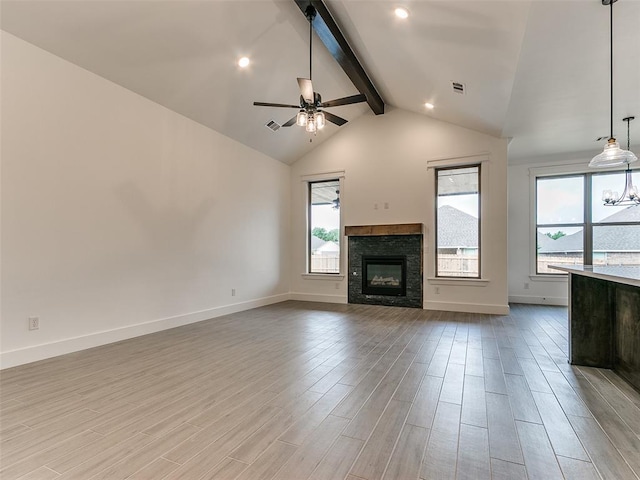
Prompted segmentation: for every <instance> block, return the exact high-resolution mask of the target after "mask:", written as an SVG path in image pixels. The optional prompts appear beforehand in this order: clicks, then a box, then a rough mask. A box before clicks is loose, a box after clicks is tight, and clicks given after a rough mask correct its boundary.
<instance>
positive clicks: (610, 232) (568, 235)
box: [535, 172, 640, 275]
mask: <svg viewBox="0 0 640 480" xmlns="http://www.w3.org/2000/svg"><path fill="white" fill-rule="evenodd" d="M624 182H625V174H624V172H614V173H609V172H607V173H584V174H578V175H565V176H545V177H538V178H536V212H535V213H536V220H535V221H536V246H535V248H536V273H537V274H556V275H557V274H559V273H560V272H558V271H557V270H552V269H550V268H549V265H582V264H585V265H640V207H638V206H617V207H613V206H605V205H604V202H603V201H602V194H603V192H604V191H605V190H610V191H612V192H616V191H621V190H622V189H623V188H624ZM633 182H634V183H636V182H640V173H634V174H633Z"/></svg>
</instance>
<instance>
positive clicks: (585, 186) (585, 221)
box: [533, 172, 591, 277]
mask: <svg viewBox="0 0 640 480" xmlns="http://www.w3.org/2000/svg"><path fill="white" fill-rule="evenodd" d="M587 174H588V172H581V173H564V174H559V175H537V176H536V177H535V178H534V181H533V189H534V190H533V197H534V204H533V231H534V237H533V243H534V245H533V246H534V248H533V256H534V260H533V264H534V270H533V271H534V272H535V273H534V274H535V275H536V276H543V277H548V276H549V275H552V276H555V275H561V276H566V275H567V273H566V272H560V271H558V272H557V273H556V272H553V273H545V272H539V271H538V228H562V227H568V228H576V227H578V228H580V227H581V228H582V232H583V233H582V261H583V263H584V264H585V265H586V264H587V263H586V258H587V250H586V244H587V242H588V241H590V240H591V238H590V235H587V226H588V225H589V224H590V222H591V209H590V208H589V209H588V208H587V205H586V204H585V199H586V198H587V196H589V198H591V184H590V182H588V181H587V177H586V175H587ZM561 178H582V195H583V198H582V222H580V223H542V224H539V223H538V180H541V179H542V180H548V179H561ZM587 190H588V191H587ZM588 206H589V207H590V205H588ZM587 237H589V239H588V240H587Z"/></svg>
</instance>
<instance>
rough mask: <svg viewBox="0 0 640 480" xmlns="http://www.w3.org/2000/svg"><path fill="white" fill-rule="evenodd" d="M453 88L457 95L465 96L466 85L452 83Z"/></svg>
mask: <svg viewBox="0 0 640 480" xmlns="http://www.w3.org/2000/svg"><path fill="white" fill-rule="evenodd" d="M451 86H452V87H453V91H454V92H455V93H459V94H460V95H464V91H465V90H466V87H465V86H464V83H460V82H451Z"/></svg>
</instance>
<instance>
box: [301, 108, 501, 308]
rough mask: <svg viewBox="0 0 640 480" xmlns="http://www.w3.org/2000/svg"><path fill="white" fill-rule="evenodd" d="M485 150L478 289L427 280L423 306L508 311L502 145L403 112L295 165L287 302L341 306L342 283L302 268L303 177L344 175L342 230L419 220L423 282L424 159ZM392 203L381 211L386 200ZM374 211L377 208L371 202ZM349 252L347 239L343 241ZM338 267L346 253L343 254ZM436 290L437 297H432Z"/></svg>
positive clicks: (353, 131)
mask: <svg viewBox="0 0 640 480" xmlns="http://www.w3.org/2000/svg"><path fill="white" fill-rule="evenodd" d="M483 152H484V153H489V154H490V155H489V157H490V161H489V162H486V164H483V168H485V167H486V169H487V170H486V172H487V173H488V175H487V177H488V178H487V180H488V182H487V183H488V184H487V185H483V189H484V190H483V198H482V218H483V224H482V228H483V230H482V240H481V241H482V248H483V252H484V253H483V257H482V260H483V277H485V278H487V279H489V280H490V281H489V282H487V283H483V284H481V285H482V286H470V285H468V284H467V285H450V284H446V285H444V284H436V283H435V282H433V281H427V282H426V283H425V295H424V297H425V298H424V299H425V308H428V309H442V310H452V311H474V312H493V313H505V312H507V311H508V305H507V278H506V277H507V225H506V221H507V206H506V203H507V166H506V162H507V158H506V157H507V151H506V141H505V140H501V139H497V138H494V137H491V136H488V135H484V134H481V133H478V132H474V131H471V130H468V129H465V128H461V127H457V126H455V125H451V124H448V123H444V122H440V121H437V120H433V119H431V118H429V117H428V116H425V115H419V114H416V113H411V112H407V111H403V110H388V111H387V113H385V114H384V115H380V116H373V115H364V116H362V117H360V118H358V119H356V120H355V121H353V122H350V123H349V124H347V125H345V126H344V127H341V131H340V132H339V133H338V134H336V135H334V136H333V137H332V139H331V141H329V142H326V143H323V144H321V145H320V146H318V147H317V148H316V149H315V150H313V151H312V152H310V153H309V154H307V155H306V156H304V157H303V158H301V159H300V160H299V161H297V162H296V163H294V164H293V166H292V171H291V187H292V188H291V192H292V197H291V198H292V252H293V257H292V265H291V267H292V270H291V290H292V297H293V298H298V299H305V300H319V301H332V302H346V300H347V298H346V295H347V293H346V292H347V280H346V279H342V280H336V279H329V280H324V279H309V278H307V277H304V276H303V275H302V273H304V272H305V269H306V241H305V235H306V205H305V191H304V185H305V184H304V182H303V181H301V178H302V177H303V176H305V175H312V174H321V173H325V172H334V171H341V170H344V171H345V179H344V186H343V189H342V190H341V192H340V199H341V212H342V215H343V223H344V225H366V224H387V223H424V224H425V225H426V227H427V235H426V236H425V245H426V247H427V248H426V252H425V270H424V271H425V278H426V277H432V276H433V275H434V271H433V270H434V262H433V251H432V249H431V248H430V247H431V245H433V240H434V239H433V233H434V232H433V228H432V227H433V222H434V211H435V207H434V189H433V187H434V181H433V170H432V169H427V161H429V160H433V159H439V158H448V157H458V156H466V155H474V154H479V153H483ZM385 202H386V203H388V204H389V208H388V209H384V203H385ZM376 203H377V204H378V209H377V210H376V209H374V204H376ZM342 245H343V249H344V251H345V253H346V239H345V238H344V237H343V238H342ZM342 260H343V269H344V267H345V266H346V255H343V259H342ZM436 288H438V289H439V294H436V293H435V292H436Z"/></svg>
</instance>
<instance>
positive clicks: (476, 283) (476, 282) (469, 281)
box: [427, 277, 491, 287]
mask: <svg viewBox="0 0 640 480" xmlns="http://www.w3.org/2000/svg"><path fill="white" fill-rule="evenodd" d="M427 282H429V283H430V284H432V285H467V286H470V287H486V286H487V285H489V283H490V282H491V280H489V279H486V278H443V277H429V278H427Z"/></svg>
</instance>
